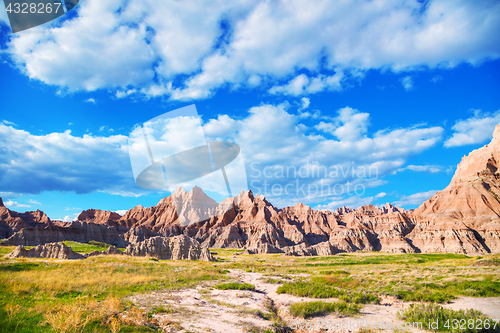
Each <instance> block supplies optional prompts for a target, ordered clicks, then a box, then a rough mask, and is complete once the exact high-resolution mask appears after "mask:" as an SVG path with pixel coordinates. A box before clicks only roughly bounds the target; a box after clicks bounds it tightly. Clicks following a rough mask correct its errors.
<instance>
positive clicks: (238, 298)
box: [127, 270, 500, 333]
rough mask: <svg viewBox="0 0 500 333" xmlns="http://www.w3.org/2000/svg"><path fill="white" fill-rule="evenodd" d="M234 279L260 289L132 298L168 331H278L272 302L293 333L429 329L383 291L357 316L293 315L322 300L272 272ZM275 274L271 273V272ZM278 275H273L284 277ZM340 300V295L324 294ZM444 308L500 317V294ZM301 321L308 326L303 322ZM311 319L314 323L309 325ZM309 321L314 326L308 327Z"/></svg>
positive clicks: (204, 289) (208, 286) (208, 287)
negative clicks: (292, 291) (290, 289)
mask: <svg viewBox="0 0 500 333" xmlns="http://www.w3.org/2000/svg"><path fill="white" fill-rule="evenodd" d="M229 276H230V277H231V278H232V279H231V280H233V281H237V282H242V283H250V284H252V285H254V286H255V291H248V290H218V289H215V288H213V286H214V284H213V283H205V284H203V285H199V286H197V287H196V288H191V289H183V290H179V291H173V292H151V293H148V294H138V295H134V296H131V297H128V298H127V300H130V301H132V302H133V303H134V304H135V305H136V306H138V307H139V308H141V309H143V310H144V311H146V312H149V313H151V312H155V311H154V310H155V309H162V310H161V311H158V310H157V311H156V313H153V314H152V315H151V317H152V318H153V319H154V321H155V322H156V323H157V325H158V326H160V327H161V328H162V329H163V330H164V331H165V332H178V331H179V332H180V331H189V332H265V331H266V330H270V331H274V330H275V327H274V326H273V324H274V322H275V321H276V318H274V319H270V316H269V314H270V309H269V304H272V305H273V306H274V308H275V310H276V313H277V315H278V316H279V319H280V320H281V321H282V323H283V322H284V323H285V326H288V327H289V328H293V330H291V331H293V332H345V333H347V332H357V331H359V330H360V329H361V328H365V329H366V328H375V329H382V330H383V331H386V332H394V331H399V332H414V333H421V332H426V331H425V330H422V329H420V327H419V326H418V325H413V326H412V325H411V324H406V326H405V323H404V322H403V321H402V320H400V319H399V318H398V316H397V313H398V311H404V310H405V309H406V308H407V307H409V306H410V304H412V303H411V302H403V301H401V300H398V299H396V298H395V297H389V296H381V299H382V300H381V302H380V304H367V305H364V306H363V308H362V309H361V313H360V314H359V315H357V316H355V317H340V316H338V315H336V314H329V315H325V316H321V317H316V318H312V319H308V320H304V319H302V318H297V317H294V316H292V315H291V314H290V311H289V308H290V305H291V304H292V303H296V302H310V301H318V300H321V299H317V298H309V297H297V296H293V295H287V294H278V293H277V292H276V291H277V289H278V287H279V286H280V285H281V284H280V283H269V282H268V281H269V279H270V277H268V276H267V277H266V276H263V274H261V273H250V272H244V271H241V270H230V272H229ZM271 279H272V277H271ZM279 279H280V278H279V277H276V279H274V280H278V281H279ZM323 300H324V301H336V300H337V299H334V298H330V299H323ZM444 307H447V308H450V309H453V310H459V309H469V308H470V309H475V310H479V311H481V312H483V313H484V314H485V315H487V316H489V317H490V318H493V319H495V318H499V317H500V297H490V298H475V297H460V298H458V299H456V300H454V301H453V302H452V303H450V304H445V305H444ZM301 323H302V325H304V326H303V328H302V329H300V327H299V325H300V324H301ZM308 323H309V324H308ZM307 325H309V326H307Z"/></svg>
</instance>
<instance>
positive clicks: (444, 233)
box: [409, 125, 500, 254]
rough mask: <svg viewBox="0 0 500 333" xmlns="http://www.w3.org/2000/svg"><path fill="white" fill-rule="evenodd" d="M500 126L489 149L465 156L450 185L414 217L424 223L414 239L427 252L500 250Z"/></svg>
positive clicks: (416, 230) (478, 150)
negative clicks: (421, 219) (417, 217)
mask: <svg viewBox="0 0 500 333" xmlns="http://www.w3.org/2000/svg"><path fill="white" fill-rule="evenodd" d="M499 162H500V125H497V126H496V128H495V131H494V133H493V139H492V141H491V142H490V143H489V144H487V145H486V146H484V147H482V148H479V149H477V150H474V151H472V152H471V153H470V154H469V155H468V156H464V157H463V158H462V161H461V162H460V163H459V164H458V166H457V171H456V172H455V175H454V176H453V178H452V180H451V182H450V184H449V185H448V186H447V187H446V188H445V189H444V190H442V191H439V192H437V193H436V194H435V195H434V196H433V197H432V198H430V199H429V200H427V201H426V202H424V203H423V204H422V205H421V206H420V207H419V208H418V209H416V210H415V212H414V215H416V216H419V217H420V218H423V219H425V220H426V221H425V222H423V223H419V224H418V225H417V226H416V228H415V229H414V231H413V232H412V233H411V234H410V235H409V238H410V239H411V240H412V241H413V244H414V245H415V246H417V247H418V248H420V249H421V250H422V251H424V252H438V251H439V252H454V253H468V254H484V253H499V252H500V215H499V214H500V200H499V195H500V170H498V167H499Z"/></svg>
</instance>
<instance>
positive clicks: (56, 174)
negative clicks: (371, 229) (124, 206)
mask: <svg viewBox="0 0 500 333" xmlns="http://www.w3.org/2000/svg"><path fill="white" fill-rule="evenodd" d="M289 107H290V104H288V103H284V104H281V105H277V106H274V105H261V106H257V107H253V108H251V109H250V110H249V111H248V114H247V115H246V116H245V117H244V118H242V119H234V118H231V117H230V116H228V115H219V116H218V118H217V119H209V120H207V121H206V122H205V123H204V124H203V131H204V133H205V134H206V135H207V138H208V140H209V141H230V142H235V143H236V144H238V145H239V146H240V147H241V154H242V156H243V159H244V163H245V166H246V170H247V175H248V182H249V185H250V187H251V188H252V189H253V190H254V191H255V192H257V193H261V194H264V195H266V197H269V198H271V199H272V201H273V203H275V204H276V205H288V204H290V203H291V202H292V203H293V202H296V201H297V202H298V201H301V202H306V203H307V202H312V203H318V202H324V201H325V200H330V199H331V198H336V199H335V200H330V201H332V202H337V201H342V200H346V199H345V196H346V195H349V193H351V195H357V196H362V195H363V194H364V191H365V189H366V188H373V187H377V186H380V185H382V184H385V183H386V181H385V180H383V179H382V178H383V177H384V176H385V175H388V174H391V173H394V172H395V171H397V170H398V169H400V168H401V167H402V166H403V165H404V164H405V161H406V160H407V159H408V158H409V157H410V156H413V155H417V154H420V153H421V152H423V151H424V150H426V149H427V148H429V147H432V146H434V145H435V144H436V143H437V142H439V140H441V136H442V132H443V129H442V128H441V127H422V126H420V127H407V128H397V129H382V130H378V131H375V132H373V133H370V132H369V130H368V129H369V114H368V113H362V112H359V111H358V110H354V109H352V108H349V107H346V108H342V109H340V110H338V111H337V115H336V116H335V117H333V118H332V120H331V122H330V123H325V122H321V123H320V124H323V125H322V126H319V125H317V126H315V125H314V123H315V121H314V120H313V119H311V120H310V122H313V124H312V125H305V124H302V123H301V117H300V116H298V115H294V114H291V113H289V112H288V110H287V108H289ZM181 120H182V119H176V120H175V122H173V121H170V122H169V124H167V125H168V126H166V127H165V130H166V131H167V132H168V135H169V137H172V138H173V139H172V142H170V141H169V142H168V143H169V144H171V145H172V147H174V148H175V149H180V151H182V150H183V149H184V148H182V145H186V147H193V146H199V144H198V143H196V142H191V141H190V140H194V136H193V135H192V131H186V130H185V129H188V128H192V127H193V126H194V125H196V124H195V123H192V122H193V119H192V118H189V117H184V121H185V123H180V121H181ZM317 121H318V120H316V122H317ZM327 125H330V126H331V127H328V126H327ZM318 127H320V128H321V131H320V132H318ZM180 129H184V131H182V130H180ZM318 133H320V134H318ZM165 135H166V134H165ZM150 144H151V145H152V149H153V150H155V149H156V146H155V145H154V144H153V141H150ZM0 146H1V147H8V148H6V149H3V150H0V175H1V176H2V177H0V188H2V190H4V191H10V192H13V193H31V194H36V193H40V192H43V191H74V192H77V193H89V192H95V191H100V192H106V193H111V194H121V195H141V194H143V193H148V191H145V190H142V189H140V188H138V187H137V186H136V185H135V183H134V178H133V173H132V170H131V164H130V158H129V155H128V147H127V137H124V136H122V135H112V136H108V137H104V136H92V135H84V136H83V137H77V136H73V135H71V132H70V131H69V130H68V131H66V132H64V133H51V134H48V135H40V136H39V135H33V134H30V133H28V132H26V131H23V130H18V129H15V128H13V127H9V126H5V125H2V124H0ZM132 148H133V147H132ZM132 148H131V149H132ZM160 148H161V147H160ZM280 170H281V172H282V174H281V175H280V174H279V172H280ZM294 171H295V172H299V173H294ZM287 172H288V173H289V174H286V173H287ZM304 172H305V174H304ZM257 173H258V174H257ZM26 179H29V181H26ZM211 182H212V183H213V180H212V181H211V180H207V184H208V185H211V184H212V183H211ZM265 182H267V183H268V187H267V188H266V185H265ZM222 183H223V182H222ZM273 186H274V190H273ZM287 186H288V187H287ZM277 187H280V188H281V191H282V192H279V193H275V192H276V188H277ZM325 187H326V189H327V190H328V191H323V188H325ZM285 189H286V190H287V191H289V192H283V191H285ZM211 190H213V191H219V190H220V192H219V193H223V194H225V188H223V189H217V188H212V189H211ZM363 200H365V199H363Z"/></svg>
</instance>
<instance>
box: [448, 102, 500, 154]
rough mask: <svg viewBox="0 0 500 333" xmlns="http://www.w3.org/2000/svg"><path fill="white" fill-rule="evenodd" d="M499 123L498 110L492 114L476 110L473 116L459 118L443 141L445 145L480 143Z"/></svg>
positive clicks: (487, 137)
mask: <svg viewBox="0 0 500 333" xmlns="http://www.w3.org/2000/svg"><path fill="white" fill-rule="evenodd" d="M499 123H500V110H498V111H497V112H495V113H493V114H484V113H482V112H481V111H476V112H475V114H474V116H473V117H471V118H468V119H465V120H459V121H457V122H456V123H455V125H454V126H453V127H452V129H453V130H454V133H453V134H452V136H451V137H450V138H449V139H448V140H446V141H445V143H444V146H445V147H457V146H464V145H469V144H474V143H482V142H485V141H487V140H489V139H491V137H492V134H493V131H494V129H495V126H496V125H498V124H499Z"/></svg>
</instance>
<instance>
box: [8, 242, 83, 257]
mask: <svg viewBox="0 0 500 333" xmlns="http://www.w3.org/2000/svg"><path fill="white" fill-rule="evenodd" d="M7 257H8V258H54V259H83V258H84V256H83V255H81V254H79V253H76V252H75V251H73V250H72V249H71V247H69V246H66V245H65V244H64V243H62V242H60V243H50V244H44V245H37V246H36V247H34V248H31V249H29V250H27V249H26V248H25V247H24V246H22V245H19V246H18V247H16V248H15V249H14V251H12V252H11V253H10V254H8V255H7Z"/></svg>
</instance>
